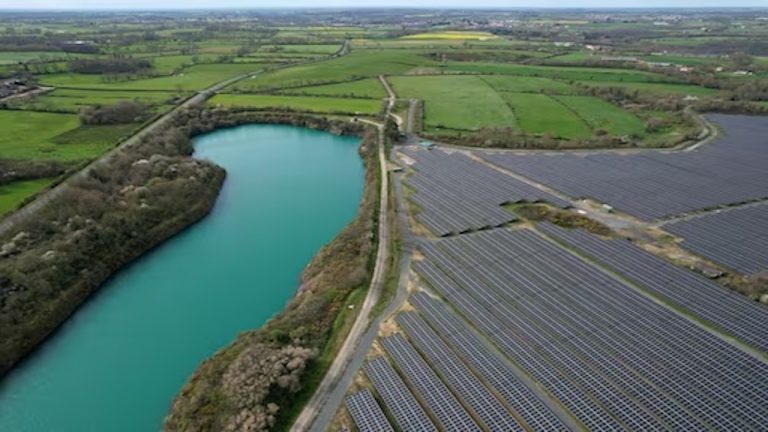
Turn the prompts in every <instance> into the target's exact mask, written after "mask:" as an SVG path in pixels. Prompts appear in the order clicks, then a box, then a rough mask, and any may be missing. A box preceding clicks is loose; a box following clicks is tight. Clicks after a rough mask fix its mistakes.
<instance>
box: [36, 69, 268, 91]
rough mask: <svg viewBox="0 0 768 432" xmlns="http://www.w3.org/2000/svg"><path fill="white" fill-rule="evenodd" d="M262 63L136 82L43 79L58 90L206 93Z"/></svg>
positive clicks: (63, 77)
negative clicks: (65, 88) (222, 82)
mask: <svg viewBox="0 0 768 432" xmlns="http://www.w3.org/2000/svg"><path fill="white" fill-rule="evenodd" d="M263 68H264V66H263V65H260V64H255V65H252V64H247V63H221V64H219V63H212V64H199V65H194V66H189V67H187V68H184V69H183V70H182V71H181V72H179V73H178V74H176V75H173V76H166V77H159V78H145V79H136V80H121V81H106V80H104V78H103V77H102V76H100V75H85V74H52V75H45V76H43V79H42V82H43V84H46V85H51V86H56V87H69V88H83V89H110V90H170V91H173V90H176V91H190V90H203V89H205V88H208V87H210V86H212V85H214V84H216V83H218V82H220V81H224V80H225V79H227V78H233V77H236V76H238V75H244V74H247V73H250V72H256V71H259V70H261V69H263Z"/></svg>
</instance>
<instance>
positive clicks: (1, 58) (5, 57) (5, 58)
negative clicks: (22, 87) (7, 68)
mask: <svg viewBox="0 0 768 432" xmlns="http://www.w3.org/2000/svg"><path fill="white" fill-rule="evenodd" d="M66 56H67V54H65V53H63V52H60V51H0V65H4V64H15V63H24V62H28V61H30V60H40V59H41V57H47V58H49V59H51V58H63V57H66Z"/></svg>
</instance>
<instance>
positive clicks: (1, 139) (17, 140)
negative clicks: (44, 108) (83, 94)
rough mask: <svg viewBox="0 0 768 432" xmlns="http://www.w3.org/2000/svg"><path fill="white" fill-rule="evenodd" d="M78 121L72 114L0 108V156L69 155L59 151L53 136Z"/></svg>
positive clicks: (76, 124)
mask: <svg viewBox="0 0 768 432" xmlns="http://www.w3.org/2000/svg"><path fill="white" fill-rule="evenodd" d="M79 125H80V120H79V119H78V118H77V116H76V115H72V114H50V113H38V112H25V111H0V128H2V130H3V133H2V134H0V157H2V158H9V159H34V158H42V159H47V158H64V159H66V158H67V154H66V152H61V151H59V150H58V149H57V146H56V145H55V144H54V143H53V142H52V139H53V138H54V137H56V136H58V135H60V134H63V133H65V132H68V131H71V130H74V129H76V128H77V127H78V126H79ZM73 159H76V158H73Z"/></svg>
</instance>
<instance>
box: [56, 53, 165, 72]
mask: <svg viewBox="0 0 768 432" xmlns="http://www.w3.org/2000/svg"><path fill="white" fill-rule="evenodd" d="M68 64H69V70H70V71H71V72H75V73H83V74H131V73H138V72H142V71H147V70H149V69H150V68H152V62H151V61H149V60H147V59H139V58H133V57H119V56H113V57H110V58H100V59H94V58H89V59H74V60H70V61H69V63H68Z"/></svg>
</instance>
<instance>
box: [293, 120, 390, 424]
mask: <svg viewBox="0 0 768 432" xmlns="http://www.w3.org/2000/svg"><path fill="white" fill-rule="evenodd" d="M361 121H364V122H365V120H361ZM366 123H369V124H374V125H376V127H377V128H378V130H379V133H378V135H379V139H378V146H379V170H380V171H381V190H380V192H379V225H378V231H379V243H378V248H377V250H376V264H375V266H374V269H373V276H372V277H371V283H370V286H369V287H368V293H367V294H366V296H365V300H364V301H363V305H362V306H361V307H360V311H359V312H358V314H357V318H356V319H355V323H354V324H353V325H352V328H351V329H350V331H349V334H348V335H347V338H346V339H345V340H344V344H343V345H342V346H341V348H340V349H339V352H338V353H337V354H336V357H335V358H334V360H333V363H331V366H330V367H329V368H328V371H327V372H326V373H325V376H324V377H323V380H322V381H321V382H320V385H318V387H317V389H316V390H315V393H314V394H313V395H312V397H311V398H310V400H309V401H308V402H307V404H306V405H305V406H304V408H303V409H302V411H301V413H300V414H299V416H298V417H297V418H296V421H295V422H294V424H293V427H292V428H291V431H297V432H298V431H302V432H303V431H306V430H308V429H309V427H310V426H311V425H312V423H313V421H314V420H315V417H316V416H317V414H318V412H319V411H320V409H321V408H322V407H323V406H324V405H325V403H326V402H327V400H328V395H329V394H330V393H331V392H332V390H333V389H334V388H335V386H336V385H337V384H338V381H339V378H340V377H341V376H342V375H343V374H344V373H345V371H346V370H347V368H348V365H349V363H350V360H351V358H352V356H353V354H354V353H355V352H356V351H357V347H358V345H359V344H360V340H361V339H362V336H363V334H364V332H365V330H366V328H368V324H369V323H370V315H371V311H372V310H373V307H374V306H376V304H377V303H378V301H379V298H380V297H381V292H382V291H383V288H384V280H385V277H386V266H387V261H388V260H389V242H390V238H389V222H388V218H387V215H388V212H389V197H388V191H389V179H388V175H387V160H386V155H385V152H384V144H385V142H384V127H383V126H382V125H380V124H376V123H374V122H366Z"/></svg>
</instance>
